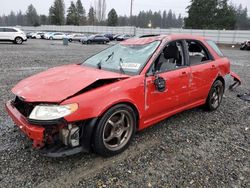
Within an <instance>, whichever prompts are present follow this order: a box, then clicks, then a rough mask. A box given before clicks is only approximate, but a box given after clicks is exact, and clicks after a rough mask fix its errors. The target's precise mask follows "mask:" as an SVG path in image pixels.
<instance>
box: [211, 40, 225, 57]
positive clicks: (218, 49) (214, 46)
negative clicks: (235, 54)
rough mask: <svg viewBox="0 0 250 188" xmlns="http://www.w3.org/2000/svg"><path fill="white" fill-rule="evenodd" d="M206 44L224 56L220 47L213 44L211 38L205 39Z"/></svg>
mask: <svg viewBox="0 0 250 188" xmlns="http://www.w3.org/2000/svg"><path fill="white" fill-rule="evenodd" d="M207 43H208V45H209V46H210V47H211V48H213V49H214V51H215V52H216V53H217V54H218V55H219V56H220V57H224V54H223V53H222V51H221V50H220V48H219V47H218V46H217V45H216V44H215V42H214V41H212V40H207Z"/></svg>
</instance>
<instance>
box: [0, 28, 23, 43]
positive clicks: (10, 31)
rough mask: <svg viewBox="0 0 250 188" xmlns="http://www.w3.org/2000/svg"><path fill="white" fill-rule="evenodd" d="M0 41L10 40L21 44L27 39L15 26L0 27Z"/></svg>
mask: <svg viewBox="0 0 250 188" xmlns="http://www.w3.org/2000/svg"><path fill="white" fill-rule="evenodd" d="M0 41H11V42H13V43H15V44H22V43H23V41H27V37H26V34H25V33H24V31H22V30H21V29H19V28H16V27H0Z"/></svg>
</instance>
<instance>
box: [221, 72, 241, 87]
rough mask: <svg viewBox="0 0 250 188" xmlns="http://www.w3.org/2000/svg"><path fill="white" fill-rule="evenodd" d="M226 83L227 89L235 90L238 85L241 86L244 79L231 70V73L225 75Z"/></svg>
mask: <svg viewBox="0 0 250 188" xmlns="http://www.w3.org/2000/svg"><path fill="white" fill-rule="evenodd" d="M225 84H226V86H225V88H226V89H229V90H233V89H235V88H236V87H238V86H240V85H241V84H242V81H241V79H240V77H239V76H238V75H237V74H236V73H234V72H232V71H231V72H230V74H227V75H226V76H225Z"/></svg>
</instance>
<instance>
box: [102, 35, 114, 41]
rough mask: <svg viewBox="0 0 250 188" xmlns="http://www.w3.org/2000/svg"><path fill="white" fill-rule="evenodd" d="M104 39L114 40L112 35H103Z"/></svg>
mask: <svg viewBox="0 0 250 188" xmlns="http://www.w3.org/2000/svg"><path fill="white" fill-rule="evenodd" d="M104 37H106V38H108V39H109V40H110V41H112V40H114V35H113V34H104Z"/></svg>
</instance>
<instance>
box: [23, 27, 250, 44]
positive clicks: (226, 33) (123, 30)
mask: <svg viewBox="0 0 250 188" xmlns="http://www.w3.org/2000/svg"><path fill="white" fill-rule="evenodd" d="M22 29H23V30H25V31H60V32H79V33H112V34H132V35H137V36H140V35H146V34H172V33H183V34H192V35H200V36H204V37H207V38H210V39H212V40H214V41H215V42H217V43H224V44H236V43H241V42H243V41H245V40H250V31H241V30H195V29H161V28H156V29H155V28H136V27H106V26H55V25H43V26H40V27H22Z"/></svg>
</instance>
